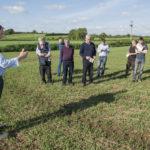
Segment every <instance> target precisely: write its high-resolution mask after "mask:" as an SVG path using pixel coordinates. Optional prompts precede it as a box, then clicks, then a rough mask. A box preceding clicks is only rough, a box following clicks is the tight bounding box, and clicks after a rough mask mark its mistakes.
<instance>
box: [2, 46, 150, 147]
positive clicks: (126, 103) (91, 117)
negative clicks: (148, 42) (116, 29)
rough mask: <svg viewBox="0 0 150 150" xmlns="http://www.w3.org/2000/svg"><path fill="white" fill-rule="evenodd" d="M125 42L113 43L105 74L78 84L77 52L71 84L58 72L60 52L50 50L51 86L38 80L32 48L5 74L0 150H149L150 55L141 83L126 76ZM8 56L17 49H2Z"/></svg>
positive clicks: (80, 61)
mask: <svg viewBox="0 0 150 150" xmlns="http://www.w3.org/2000/svg"><path fill="white" fill-rule="evenodd" d="M127 49H128V47H122V48H112V49H111V53H110V55H109V58H108V62H107V66H106V67H107V69H106V73H105V76H104V77H103V78H101V79H96V67H97V62H95V72H94V78H95V79H94V84H91V85H88V86H86V87H82V84H81V77H82V70H81V69H82V60H81V58H80V57H79V54H78V53H79V52H78V50H76V51H75V73H74V82H75V85H74V86H65V87H63V86H62V85H61V78H60V79H59V78H58V77H57V75H56V70H57V64H58V51H52V72H53V80H54V85H42V84H41V83H40V77H39V72H38V61H37V57H36V55H35V53H33V52H31V53H30V54H29V57H28V58H27V59H26V60H25V61H24V62H23V63H22V64H21V67H19V68H16V69H10V70H8V71H7V72H6V73H5V77H4V78H5V87H4V91H3V95H2V99H1V100H0V114H1V116H0V122H5V123H6V124H8V125H10V127H9V128H8V129H7V130H9V131H12V132H11V133H13V134H12V136H11V137H9V138H7V139H3V140H1V141H0V150H19V149H20V150H54V149H55V150H62V149H63V150H81V149H82V150H99V149H100V150H144V149H147V150H149V149H150V101H149V100H150V90H149V88H150V79H149V78H150V61H149V59H150V56H149V54H148V56H147V59H146V64H145V68H144V74H143V82H141V83H132V82H131V81H132V76H129V77H128V78H125V77H124V70H125V64H126V57H125V55H126V52H127ZM4 54H5V56H7V57H12V56H16V55H17V53H15V52H14V53H4Z"/></svg>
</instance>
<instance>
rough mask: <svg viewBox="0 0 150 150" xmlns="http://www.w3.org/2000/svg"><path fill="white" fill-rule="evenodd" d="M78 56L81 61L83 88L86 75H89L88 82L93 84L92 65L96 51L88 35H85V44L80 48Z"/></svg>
mask: <svg viewBox="0 0 150 150" xmlns="http://www.w3.org/2000/svg"><path fill="white" fill-rule="evenodd" d="M80 56H81V57H82V59H83V76H82V82H83V86H86V74H87V72H88V73H89V82H90V83H92V82H93V63H94V60H95V57H96V49H95V45H94V43H93V42H91V37H90V35H86V37H85V42H84V43H83V44H82V45H81V47H80Z"/></svg>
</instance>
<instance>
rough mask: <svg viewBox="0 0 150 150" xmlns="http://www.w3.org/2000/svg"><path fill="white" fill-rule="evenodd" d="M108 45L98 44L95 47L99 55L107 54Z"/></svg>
mask: <svg viewBox="0 0 150 150" xmlns="http://www.w3.org/2000/svg"><path fill="white" fill-rule="evenodd" d="M109 51H110V50H109V45H108V44H99V45H98V48H97V53H98V55H99V56H107V55H108V53H109Z"/></svg>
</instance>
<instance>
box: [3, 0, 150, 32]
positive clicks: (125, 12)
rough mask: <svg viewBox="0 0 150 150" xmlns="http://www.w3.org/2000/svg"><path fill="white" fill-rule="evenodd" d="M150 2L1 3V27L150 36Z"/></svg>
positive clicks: (31, 0) (61, 0)
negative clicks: (77, 30)
mask: <svg viewBox="0 0 150 150" xmlns="http://www.w3.org/2000/svg"><path fill="white" fill-rule="evenodd" d="M149 10H150V0H0V24H1V25H3V26H4V27H5V28H6V29H7V28H13V29H14V30H15V31H33V30H37V31H38V32H41V31H44V32H49V33H52V32H55V33H58V32H59V33H67V32H69V31H70V30H71V29H76V28H79V27H86V28H87V30H88V32H89V33H90V34H93V33H96V34H100V33H102V32H105V33H107V34H112V35H116V34H128V33H130V26H129V25H130V23H131V21H133V34H136V35H150V11H149Z"/></svg>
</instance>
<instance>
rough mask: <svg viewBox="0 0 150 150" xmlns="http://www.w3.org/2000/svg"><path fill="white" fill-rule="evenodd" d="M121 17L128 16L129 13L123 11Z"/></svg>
mask: <svg viewBox="0 0 150 150" xmlns="http://www.w3.org/2000/svg"><path fill="white" fill-rule="evenodd" d="M121 15H122V16H130V13H129V12H127V11H123V12H121Z"/></svg>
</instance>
